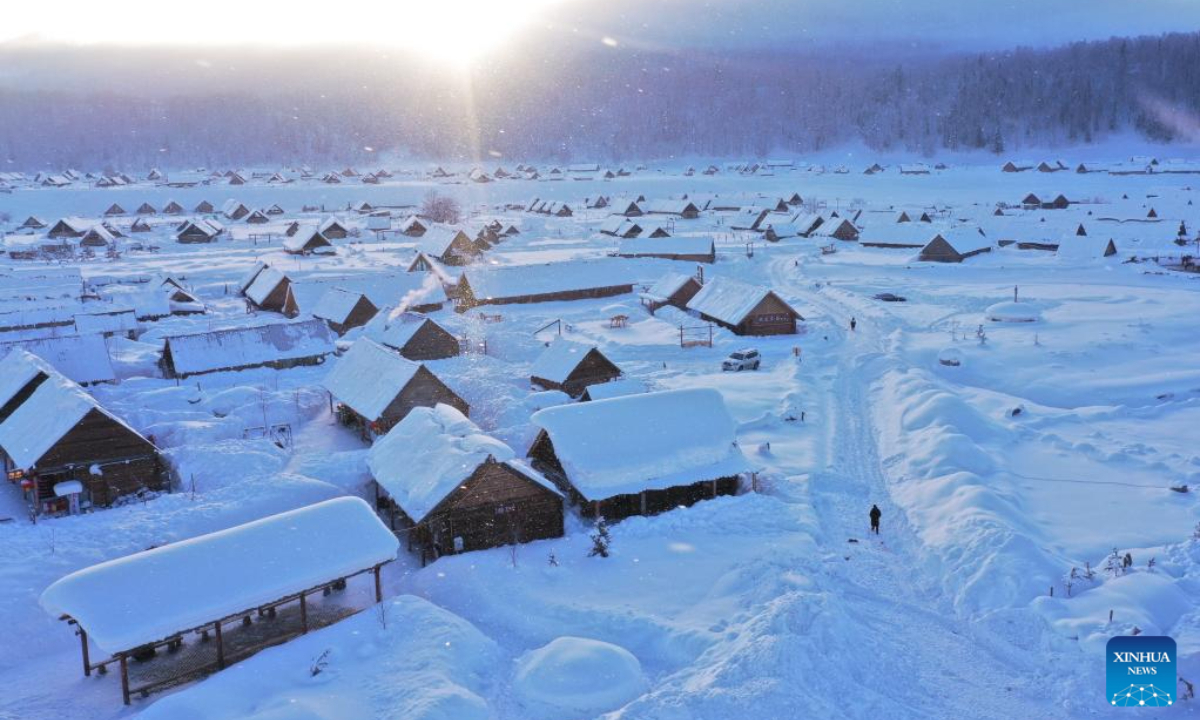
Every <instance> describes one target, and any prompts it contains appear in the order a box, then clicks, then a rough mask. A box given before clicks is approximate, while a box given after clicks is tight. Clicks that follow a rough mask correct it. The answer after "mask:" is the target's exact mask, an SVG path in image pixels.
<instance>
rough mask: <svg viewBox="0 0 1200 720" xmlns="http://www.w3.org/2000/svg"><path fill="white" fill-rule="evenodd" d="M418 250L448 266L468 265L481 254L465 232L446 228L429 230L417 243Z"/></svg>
mask: <svg viewBox="0 0 1200 720" xmlns="http://www.w3.org/2000/svg"><path fill="white" fill-rule="evenodd" d="M417 250H418V251H419V252H421V253H424V254H425V255H426V256H428V257H431V258H433V259H434V260H437V261H438V262H441V263H445V264H446V265H466V264H467V263H469V262H471V261H472V260H474V259H475V258H476V257H478V256H479V253H480V251H479V248H478V247H477V246H476V245H475V243H474V242H472V241H471V238H470V236H468V235H467V234H466V233H465V232H463V231H462V230H460V229H458V228H446V227H431V228H429V229H427V230H426V231H425V233H424V234H423V235H422V236H421V239H420V240H419V241H417Z"/></svg>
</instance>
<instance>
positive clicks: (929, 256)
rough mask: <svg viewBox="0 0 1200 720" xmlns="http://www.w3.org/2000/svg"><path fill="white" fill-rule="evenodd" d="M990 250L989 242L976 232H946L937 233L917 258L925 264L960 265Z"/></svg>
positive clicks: (990, 243)
mask: <svg viewBox="0 0 1200 720" xmlns="http://www.w3.org/2000/svg"><path fill="white" fill-rule="evenodd" d="M991 249H992V242H991V240H989V239H988V238H987V237H985V236H984V235H983V234H982V233H980V232H979V231H978V230H970V229H967V230H947V231H943V232H939V233H938V234H937V235H935V236H934V237H933V239H932V240H930V241H929V243H928V244H926V245H925V247H923V248H921V253H920V255H919V256H918V258H919V259H920V260H924V261H927V262H944V263H960V262H962V261H963V260H966V259H967V258H970V257H974V256H976V255H980V254H982V253H985V252H990V251H991Z"/></svg>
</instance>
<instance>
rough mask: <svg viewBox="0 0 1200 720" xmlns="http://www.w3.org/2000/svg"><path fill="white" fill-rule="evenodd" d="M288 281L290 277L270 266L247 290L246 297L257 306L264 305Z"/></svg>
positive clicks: (264, 269) (263, 270) (265, 268)
mask: <svg viewBox="0 0 1200 720" xmlns="http://www.w3.org/2000/svg"><path fill="white" fill-rule="evenodd" d="M287 279H288V277H287V276H286V275H284V274H283V272H282V271H280V270H277V269H275V268H273V267H270V266H267V267H264V268H263V269H262V272H260V273H259V274H258V276H257V277H255V278H254V282H252V283H250V287H248V288H246V297H248V298H250V299H251V300H253V301H254V302H255V304H262V303H263V302H264V301H265V300H266V299H267V296H269V295H270V294H271V293H272V292H273V291H274V290H275V288H277V287H279V284H280V283H282V282H284V281H285V280H287Z"/></svg>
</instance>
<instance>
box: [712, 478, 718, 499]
mask: <svg viewBox="0 0 1200 720" xmlns="http://www.w3.org/2000/svg"><path fill="white" fill-rule="evenodd" d="M712 491H713V494H712V496H713V497H716V496H717V481H716V480H713V481H712Z"/></svg>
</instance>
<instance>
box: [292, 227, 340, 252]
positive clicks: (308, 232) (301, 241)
mask: <svg viewBox="0 0 1200 720" xmlns="http://www.w3.org/2000/svg"><path fill="white" fill-rule="evenodd" d="M310 243H311V245H312V247H311V248H308V249H310V250H312V249H315V248H320V247H332V243H330V242H329V238H327V237H325V236H324V235H322V234H321V231H320V230H318V229H316V228H315V227H308V228H303V229H301V230H300V231H299V232H297V233H296V234H295V235H292V236H291V237H287V238H284V239H283V249H284V250H287V251H290V252H300V251H301V250H304V249H305V248H306V247H308V245H309V244H310Z"/></svg>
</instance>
